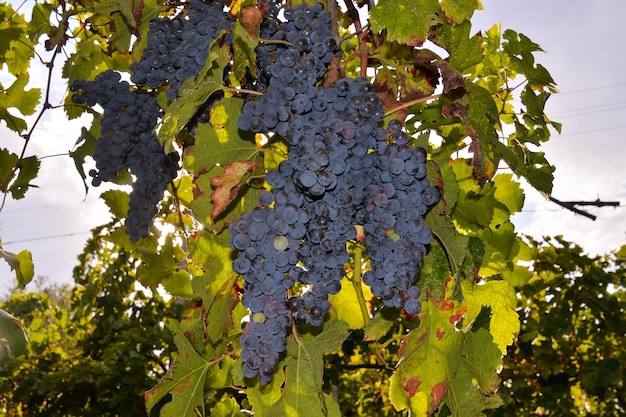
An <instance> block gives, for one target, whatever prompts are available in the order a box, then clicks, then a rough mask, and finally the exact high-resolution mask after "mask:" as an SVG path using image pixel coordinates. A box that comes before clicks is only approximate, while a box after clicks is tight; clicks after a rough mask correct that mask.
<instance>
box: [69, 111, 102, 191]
mask: <svg viewBox="0 0 626 417" xmlns="http://www.w3.org/2000/svg"><path fill="white" fill-rule="evenodd" d="M95 125H97V123H94V124H92V128H91V129H92V130H93V129H94V126H95ZM92 130H87V129H86V128H84V127H83V128H81V132H80V137H79V138H78V140H77V141H76V148H74V150H73V151H70V158H72V159H73V160H74V166H75V167H76V170H77V171H78V174H79V175H80V177H81V178H82V180H83V185H84V186H85V194H87V193H88V192H89V187H88V186H87V182H86V181H85V180H86V179H87V176H86V175H85V168H84V164H85V158H86V157H88V156H92V155H93V153H94V152H95V151H96V135H94V134H93V132H92Z"/></svg>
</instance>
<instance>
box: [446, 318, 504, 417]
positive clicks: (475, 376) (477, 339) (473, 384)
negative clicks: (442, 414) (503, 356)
mask: <svg viewBox="0 0 626 417" xmlns="http://www.w3.org/2000/svg"><path fill="white" fill-rule="evenodd" d="M464 342H465V344H464V346H463V352H462V354H461V356H460V357H459V368H458V370H457V372H456V374H455V376H454V379H453V380H452V381H451V384H450V388H449V390H448V393H447V395H446V398H444V400H443V402H444V403H445V404H446V405H447V406H448V407H449V409H450V412H451V415H452V416H455V417H465V416H482V415H484V414H483V411H484V410H486V409H493V408H498V407H499V406H500V405H502V399H501V398H500V396H499V395H497V394H495V393H496V391H497V389H498V385H499V383H500V380H499V379H498V376H497V373H496V369H498V368H499V367H500V365H501V360H500V352H499V351H498V348H497V347H496V346H495V345H494V344H493V341H492V339H491V335H490V334H489V332H488V331H487V330H485V329H478V330H477V331H473V332H469V333H466V337H465V339H464Z"/></svg>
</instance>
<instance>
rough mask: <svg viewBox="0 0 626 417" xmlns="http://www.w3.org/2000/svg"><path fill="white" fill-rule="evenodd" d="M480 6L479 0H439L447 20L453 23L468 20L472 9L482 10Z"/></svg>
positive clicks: (472, 11) (472, 12)
mask: <svg viewBox="0 0 626 417" xmlns="http://www.w3.org/2000/svg"><path fill="white" fill-rule="evenodd" d="M482 8H483V6H482V4H481V1H480V0H441V10H443V12H444V13H445V15H446V18H447V19H448V21H451V22H453V23H461V22H463V21H465V20H469V19H470V18H471V17H472V15H473V14H474V10H482Z"/></svg>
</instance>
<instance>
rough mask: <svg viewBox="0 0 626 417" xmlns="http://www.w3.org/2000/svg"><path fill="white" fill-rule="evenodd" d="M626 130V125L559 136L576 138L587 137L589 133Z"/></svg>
mask: <svg viewBox="0 0 626 417" xmlns="http://www.w3.org/2000/svg"><path fill="white" fill-rule="evenodd" d="M624 128H626V125H619V126H611V127H603V128H601V129H593V130H584V131H582V132H572V133H563V134H561V135H559V137H563V136H576V135H587V134H589V133H596V132H606V131H608V130H619V129H624Z"/></svg>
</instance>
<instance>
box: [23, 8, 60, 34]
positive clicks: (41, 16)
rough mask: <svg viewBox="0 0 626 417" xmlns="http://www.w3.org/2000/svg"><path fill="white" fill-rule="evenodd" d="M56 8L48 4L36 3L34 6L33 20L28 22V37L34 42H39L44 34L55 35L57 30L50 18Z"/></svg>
mask: <svg viewBox="0 0 626 417" xmlns="http://www.w3.org/2000/svg"><path fill="white" fill-rule="evenodd" d="M53 10H54V7H53V6H52V5H51V4H47V3H43V4H42V3H36V4H35V5H34V6H33V11H32V13H31V20H30V22H28V36H29V37H30V39H31V40H32V42H34V43H35V42H37V41H38V40H39V37H40V36H41V35H44V34H49V33H54V32H55V31H56V29H57V28H55V27H53V26H52V25H51V24H50V16H51V14H52V11H53Z"/></svg>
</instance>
